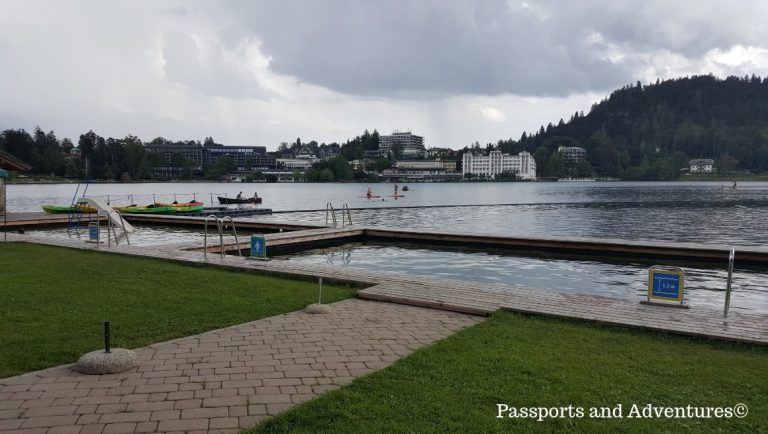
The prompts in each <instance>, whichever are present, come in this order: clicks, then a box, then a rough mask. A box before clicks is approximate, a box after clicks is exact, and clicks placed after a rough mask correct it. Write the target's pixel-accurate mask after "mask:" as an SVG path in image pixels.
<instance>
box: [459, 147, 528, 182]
mask: <svg viewBox="0 0 768 434" xmlns="http://www.w3.org/2000/svg"><path fill="white" fill-rule="evenodd" d="M503 172H512V173H515V174H516V175H517V177H518V178H519V179H527V180H533V179H536V160H534V159H533V156H532V155H531V154H530V153H528V152H525V151H523V152H521V153H519V154H517V155H508V154H502V153H501V151H491V152H490V153H489V154H488V155H472V154H471V153H469V152H468V153H466V154H464V157H463V160H462V174H463V175H466V174H468V173H472V174H474V175H484V176H487V177H489V178H493V177H495V176H496V175H499V174H501V173H503Z"/></svg>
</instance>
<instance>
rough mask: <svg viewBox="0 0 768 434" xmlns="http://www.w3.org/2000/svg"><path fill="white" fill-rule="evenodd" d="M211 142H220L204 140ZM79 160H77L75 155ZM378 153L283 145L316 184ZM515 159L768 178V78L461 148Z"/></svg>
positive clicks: (620, 106) (25, 149) (115, 157)
mask: <svg viewBox="0 0 768 434" xmlns="http://www.w3.org/2000/svg"><path fill="white" fill-rule="evenodd" d="M153 143H155V144H157V143H166V144H167V143H172V144H197V145H200V142H199V141H193V140H187V141H177V142H171V141H169V140H166V139H164V138H162V137H158V138H156V139H153V140H152V141H151V142H148V143H147V144H153ZM205 143H213V138H211V137H206V138H205V141H204V144H205ZM561 146H578V147H582V148H584V149H586V151H587V154H586V159H584V160H582V161H580V162H578V164H569V162H568V161H564V160H563V159H562V156H561V154H560V153H559V152H558V148H559V147H561ZM75 147H77V148H79V152H80V154H81V156H80V158H73V152H74V148H75ZM378 147H379V133H378V131H376V130H375V129H374V130H373V132H372V133H371V132H369V131H368V130H365V131H364V132H363V134H361V135H359V136H357V137H355V138H353V139H348V140H347V141H346V142H344V143H341V144H340V143H337V142H333V143H330V144H325V143H318V142H317V141H314V140H310V141H308V142H302V141H301V139H300V138H299V139H296V141H295V142H293V143H290V144H289V143H287V142H284V143H281V144H280V146H279V147H278V150H277V152H276V153H275V154H276V155H277V156H278V157H280V156H283V155H286V154H289V155H298V154H301V153H302V152H305V151H306V152H307V153H310V154H314V155H317V156H319V157H322V158H328V160H323V161H321V162H318V163H316V164H315V165H314V166H313V167H312V169H310V170H308V171H307V173H306V175H305V179H306V180H309V181H350V180H361V179H369V180H372V179H371V178H370V176H369V175H368V172H375V171H379V172H380V171H381V170H384V169H386V168H389V167H391V165H392V162H393V160H394V159H396V158H397V157H398V156H397V155H388V156H386V157H383V158H378V159H373V160H365V162H364V166H363V167H360V168H358V169H357V170H356V171H355V170H353V169H352V167H351V165H350V164H349V161H352V160H363V157H364V155H365V152H366V151H370V150H376V149H378ZM0 149H2V150H5V151H7V152H10V153H11V154H14V155H16V156H17V157H19V158H21V159H22V160H25V161H27V162H28V163H30V164H31V165H32V166H33V169H32V173H34V174H45V175H55V176H67V177H72V178H75V177H84V176H85V175H86V173H87V175H88V176H89V177H92V178H99V179H121V178H122V177H123V176H124V175H127V176H129V177H130V178H132V179H139V180H141V179H152V177H153V174H152V168H153V167H156V166H160V165H165V164H167V162H165V161H164V158H163V157H162V156H161V155H159V154H155V153H151V152H147V150H146V146H145V143H143V142H142V141H141V140H140V139H139V138H138V137H136V136H132V135H128V136H126V137H124V138H122V139H114V138H111V137H109V138H103V137H101V136H99V135H97V134H96V133H94V132H93V131H89V132H88V133H85V134H83V135H81V136H80V137H79V139H78V142H77V144H75V143H73V142H72V141H71V140H70V139H63V140H59V139H58V138H57V137H56V135H55V134H54V132H53V131H50V132H48V133H45V132H44V131H43V130H42V129H40V128H39V127H37V128H35V131H34V132H33V133H32V134H29V133H27V132H26V131H24V130H5V131H3V132H2V134H0ZM494 149H497V150H500V151H502V152H504V153H508V154H516V153H519V152H521V151H528V152H530V153H531V154H533V155H534V158H535V160H536V165H537V174H538V176H560V177H562V176H579V177H586V176H593V175H595V176H604V177H616V178H621V179H628V180H668V179H675V178H677V177H678V176H680V174H681V173H683V172H684V170H685V169H686V168H687V167H688V161H689V160H690V159H695V158H708V159H712V160H715V165H716V167H717V169H718V171H719V172H720V173H726V174H727V173H737V172H744V173H747V172H749V173H763V172H766V171H768V78H766V79H761V78H760V77H757V76H754V75H753V76H750V77H728V78H725V79H720V78H716V77H714V76H711V75H706V76H692V77H683V78H677V79H672V80H665V81H660V80H657V81H656V83H654V84H649V85H642V84H641V83H640V82H637V83H636V84H634V85H630V86H625V87H623V88H621V89H618V90H616V91H614V92H613V93H611V94H610V95H609V96H608V97H607V98H605V99H603V100H602V101H600V102H599V103H596V104H594V105H593V106H592V108H591V110H590V111H589V113H588V114H586V115H585V114H584V113H583V112H576V113H574V114H573V115H572V116H571V117H570V119H569V120H568V121H567V122H565V121H564V120H563V119H560V121H559V122H558V123H557V124H556V125H555V124H552V123H550V124H548V125H546V126H541V127H540V128H539V130H538V131H536V132H534V133H531V134H528V133H525V132H524V133H523V134H522V136H521V137H520V139H519V140H514V139H511V138H509V139H503V140H499V141H497V142H496V143H488V144H486V145H485V146H481V145H480V144H479V143H478V142H475V143H474V144H472V145H470V146H465V147H464V148H463V149H461V150H459V151H457V153H456V155H455V158H456V160H457V166H458V167H457V169H458V170H461V161H462V155H463V154H464V153H466V152H472V153H487V152H488V151H490V150H494ZM175 157H177V158H173V159H172V161H171V162H170V164H171V165H172V166H175V167H179V168H181V171H182V173H183V176H184V177H185V178H194V177H209V178H211V179H215V177H217V176H221V175H222V174H224V173H227V172H228V171H229V170H232V168H233V167H232V166H233V165H232V163H231V161H229V162H227V160H226V159H222V160H223V161H220V163H219V164H218V166H217V167H211V168H208V169H207V171H206V173H202V174H200V173H193V172H192V170H191V161H189V160H188V159H185V158H184V157H183V156H181V155H178V156H175Z"/></svg>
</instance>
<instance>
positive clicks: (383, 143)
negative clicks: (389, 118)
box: [379, 131, 426, 157]
mask: <svg viewBox="0 0 768 434" xmlns="http://www.w3.org/2000/svg"><path fill="white" fill-rule="evenodd" d="M397 148H399V149H400V150H402V156H409V157H414V156H415V157H418V156H422V155H424V154H426V150H425V149H424V137H422V136H417V135H415V134H413V133H411V132H410V131H406V132H399V131H395V132H393V133H392V134H390V135H382V136H379V154H380V155H387V153H388V152H390V151H392V150H393V149H397Z"/></svg>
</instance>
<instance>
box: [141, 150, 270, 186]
mask: <svg viewBox="0 0 768 434" xmlns="http://www.w3.org/2000/svg"><path fill="white" fill-rule="evenodd" d="M146 150H147V152H154V153H157V154H160V155H162V156H163V159H164V162H163V164H161V165H159V166H155V167H153V168H152V170H153V172H154V173H155V174H156V175H158V176H162V177H168V178H173V177H177V176H180V175H181V168H180V167H176V166H174V161H173V159H174V155H177V154H178V155H181V156H182V157H184V158H186V159H188V160H189V161H191V167H190V168H191V170H192V172H193V173H196V174H202V173H203V171H204V170H205V168H207V167H209V166H211V165H214V164H216V162H217V161H218V160H219V159H221V158H223V157H227V156H228V157H230V158H232V162H233V163H234V166H235V170H234V172H233V173H235V174H250V173H252V172H253V171H254V170H257V169H258V170H267V169H274V168H275V166H276V165H277V161H276V159H275V157H273V156H271V155H268V154H267V148H266V147H264V146H224V145H217V144H214V145H206V146H202V145H199V144H192V143H190V144H175V143H159V144H149V145H147V147H146Z"/></svg>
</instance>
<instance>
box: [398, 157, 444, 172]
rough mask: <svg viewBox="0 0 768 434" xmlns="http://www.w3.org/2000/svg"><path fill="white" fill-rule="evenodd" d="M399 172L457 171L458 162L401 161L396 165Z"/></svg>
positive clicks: (438, 160)
mask: <svg viewBox="0 0 768 434" xmlns="http://www.w3.org/2000/svg"><path fill="white" fill-rule="evenodd" d="M395 169H398V170H441V169H442V170H445V171H446V172H455V171H456V161H453V160H440V159H437V160H401V161H398V162H396V163H395Z"/></svg>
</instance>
